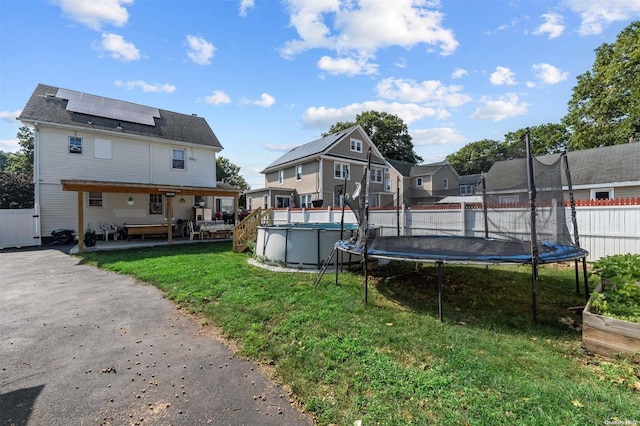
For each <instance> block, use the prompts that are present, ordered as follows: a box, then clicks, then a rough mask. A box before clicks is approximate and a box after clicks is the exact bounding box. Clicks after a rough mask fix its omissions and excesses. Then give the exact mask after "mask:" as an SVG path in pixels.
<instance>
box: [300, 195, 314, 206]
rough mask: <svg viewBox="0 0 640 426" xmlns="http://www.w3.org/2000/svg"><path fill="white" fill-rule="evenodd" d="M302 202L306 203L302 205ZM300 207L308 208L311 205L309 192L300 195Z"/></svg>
mask: <svg viewBox="0 0 640 426" xmlns="http://www.w3.org/2000/svg"><path fill="white" fill-rule="evenodd" d="M303 204H306V205H304V206H303ZM300 207H304V208H307V209H308V208H309V207H311V194H302V195H300Z"/></svg>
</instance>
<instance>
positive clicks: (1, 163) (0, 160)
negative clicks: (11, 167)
mask: <svg viewBox="0 0 640 426" xmlns="http://www.w3.org/2000/svg"><path fill="white" fill-rule="evenodd" d="M6 167H7V153H6V152H4V151H1V150H0V171H2V170H4V169H5V168H6Z"/></svg>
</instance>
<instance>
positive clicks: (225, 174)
mask: <svg viewBox="0 0 640 426" xmlns="http://www.w3.org/2000/svg"><path fill="white" fill-rule="evenodd" d="M216 179H217V180H218V181H219V182H225V183H228V184H229V185H231V186H233V187H235V188H239V189H242V190H247V189H251V187H250V186H249V184H248V183H247V181H246V180H245V178H244V177H242V176H241V175H240V167H239V166H236V165H235V164H233V163H232V162H231V161H229V159H227V158H225V157H217V158H216Z"/></svg>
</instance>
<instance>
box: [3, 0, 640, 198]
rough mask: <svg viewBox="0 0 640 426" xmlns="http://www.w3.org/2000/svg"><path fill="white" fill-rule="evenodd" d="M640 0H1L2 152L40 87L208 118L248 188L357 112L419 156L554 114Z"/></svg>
mask: <svg viewBox="0 0 640 426" xmlns="http://www.w3.org/2000/svg"><path fill="white" fill-rule="evenodd" d="M637 19H640V0H603V1H596V0H556V1H538V0H528V1H515V0H513V1H499V0H493V1H489V0H452V1H447V0H439V1H438V0H393V1H389V0H210V1H206V0H199V1H189V0H182V1H175V0H161V1H151V0H52V1H38V0H0V150H4V151H16V150H17V149H18V146H17V144H16V132H17V130H18V128H19V126H20V123H19V122H17V121H16V120H15V117H16V116H17V115H18V114H19V113H20V110H21V108H22V107H23V106H24V105H25V103H26V101H27V100H28V98H29V96H30V95H31V92H32V91H33V89H34V88H35V86H36V85H37V84H38V83H44V84H50V85H54V86H58V87H63V88H66V89H71V90H77V91H81V92H86V93H90V94H94V95H99V96H106V97H110V98H115V99H121V100H125V101H129V102H134V103H139V104H143V105H148V106H152V107H157V108H161V109H167V110H171V111H175V112H180V113H185V114H191V113H195V114H198V115H199V116H202V117H205V118H206V120H207V122H208V123H209V125H210V126H211V128H212V129H213V130H214V132H215V133H216V135H217V136H218V138H219V139H220V141H221V143H222V145H223V146H224V148H225V149H224V150H223V151H222V153H221V155H222V156H224V157H226V158H228V159H229V160H230V161H231V162H233V163H234V164H237V165H238V166H240V167H241V174H242V175H243V176H244V177H245V178H246V179H247V181H248V182H249V184H250V185H251V187H252V188H254V189H255V188H259V187H262V186H264V178H263V176H262V175H261V174H260V173H259V171H260V170H262V169H263V168H264V167H265V166H266V165H268V164H269V163H271V162H272V161H273V160H274V159H276V158H277V157H279V156H280V155H282V154H283V153H285V152H286V151H288V150H289V149H291V148H293V147H294V146H297V145H300V144H303V143H306V142H309V141H311V140H314V139H316V138H318V137H320V134H321V133H322V132H325V131H327V130H328V129H329V127H330V126H331V125H332V124H334V123H335V122H337V121H352V120H354V119H355V116H356V114H358V113H360V112H362V111H367V110H378V111H386V112H389V113H392V114H397V115H398V116H400V117H401V118H402V119H403V120H404V121H405V123H406V124H407V125H408V127H409V131H410V133H411V135H412V136H413V143H414V146H415V151H416V152H417V153H418V154H419V155H420V156H422V157H423V159H424V161H425V163H430V162H435V161H440V160H443V159H444V158H445V156H446V155H448V154H451V153H454V152H456V151H457V150H459V149H460V148H461V147H463V146H464V145H465V144H467V143H470V142H474V141H478V140H481V139H496V140H503V137H504V134H505V133H507V132H510V131H515V130H517V129H520V128H523V127H527V126H535V125H539V124H543V123H557V122H559V121H560V119H561V118H562V117H563V116H564V115H565V113H566V108H567V102H568V101H569V99H570V96H571V89H572V88H573V87H574V85H575V83H576V77H577V76H578V75H580V74H582V73H584V72H585V71H587V70H589V69H591V67H592V65H593V62H594V59H595V53H594V50H595V49H596V48H597V47H598V46H599V45H601V44H602V43H612V42H613V41H615V38H616V36H617V35H618V34H619V32H620V31H621V30H622V29H624V28H625V27H626V26H627V25H629V24H630V23H631V22H632V21H634V20H637Z"/></svg>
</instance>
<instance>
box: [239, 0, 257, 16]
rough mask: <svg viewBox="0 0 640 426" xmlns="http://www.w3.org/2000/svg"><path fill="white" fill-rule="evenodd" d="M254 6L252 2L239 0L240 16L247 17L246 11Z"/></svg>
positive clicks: (250, 0) (252, 0)
mask: <svg viewBox="0 0 640 426" xmlns="http://www.w3.org/2000/svg"><path fill="white" fill-rule="evenodd" d="M253 6H255V2H254V0H240V16H247V10H249V9H251V8H252V7H253Z"/></svg>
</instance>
